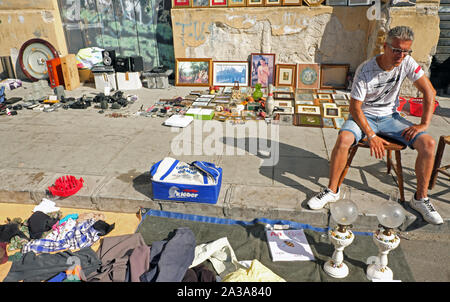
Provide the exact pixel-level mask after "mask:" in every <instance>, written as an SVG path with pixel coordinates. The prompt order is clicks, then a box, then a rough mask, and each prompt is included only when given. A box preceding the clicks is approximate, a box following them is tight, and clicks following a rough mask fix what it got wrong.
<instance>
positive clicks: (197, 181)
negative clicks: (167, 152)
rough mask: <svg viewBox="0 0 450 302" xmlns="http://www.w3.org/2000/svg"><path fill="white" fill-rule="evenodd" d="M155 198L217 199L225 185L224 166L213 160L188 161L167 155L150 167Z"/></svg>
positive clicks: (207, 201) (187, 200) (186, 200)
mask: <svg viewBox="0 0 450 302" xmlns="http://www.w3.org/2000/svg"><path fill="white" fill-rule="evenodd" d="M150 175H151V180H152V189H153V199H160V200H174V201H184V202H200V203H211V204H215V203H217V199H218V198H219V193H220V187H221V185H222V168H220V167H217V166H216V165H215V164H213V163H209V162H204V161H194V162H193V163H191V164H187V163H184V162H181V161H179V160H176V159H174V158H170V157H166V158H164V159H163V160H160V161H159V162H157V163H156V164H154V165H153V166H152V167H151V168H150Z"/></svg>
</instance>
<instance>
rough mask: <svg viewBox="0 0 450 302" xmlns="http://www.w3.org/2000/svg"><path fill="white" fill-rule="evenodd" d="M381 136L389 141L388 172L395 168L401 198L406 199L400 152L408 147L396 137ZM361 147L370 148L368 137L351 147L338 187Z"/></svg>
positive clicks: (387, 149)
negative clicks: (395, 138)
mask: <svg viewBox="0 0 450 302" xmlns="http://www.w3.org/2000/svg"><path fill="white" fill-rule="evenodd" d="M378 136H379V137H381V138H383V139H385V140H386V141H388V142H389V144H388V145H385V146H384V148H385V149H386V152H387V157H386V164H387V173H388V174H389V173H390V172H391V168H392V169H393V170H394V172H395V174H396V175H397V183H398V188H399V190H400V200H401V201H405V190H404V186H403V168H402V157H401V154H400V151H401V150H403V149H405V148H406V145H405V144H403V143H401V142H399V141H396V140H394V139H391V138H388V137H385V136H382V135H378ZM359 148H370V147H369V144H368V143H367V139H364V140H361V141H359V142H358V144H356V145H355V146H354V147H350V150H349V155H348V158H347V163H346V165H345V168H344V171H342V174H341V176H340V177H339V183H338V187H340V186H341V184H342V182H343V181H344V178H345V175H347V172H348V168H350V165H351V164H352V160H353V157H354V156H355V154H356V151H358V149H359ZM392 151H394V152H395V162H396V164H395V165H393V164H392Z"/></svg>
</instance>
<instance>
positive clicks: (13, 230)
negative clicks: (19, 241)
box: [0, 223, 30, 243]
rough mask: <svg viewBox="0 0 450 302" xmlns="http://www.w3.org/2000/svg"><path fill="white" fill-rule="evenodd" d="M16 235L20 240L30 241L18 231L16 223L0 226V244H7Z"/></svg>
mask: <svg viewBox="0 0 450 302" xmlns="http://www.w3.org/2000/svg"><path fill="white" fill-rule="evenodd" d="M16 235H17V236H19V237H21V238H25V239H27V240H30V238H28V237H27V236H26V235H25V234H24V233H23V232H22V231H21V230H19V225H18V224H17V223H8V224H4V225H0V242H7V243H9V242H10V241H11V238H13V237H14V236H16Z"/></svg>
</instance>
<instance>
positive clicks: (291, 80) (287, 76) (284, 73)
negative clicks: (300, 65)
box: [275, 64, 297, 89]
mask: <svg viewBox="0 0 450 302" xmlns="http://www.w3.org/2000/svg"><path fill="white" fill-rule="evenodd" d="M296 80H297V65H296V64H276V76H275V86H289V87H293V89H295V86H296V85H297V84H296Z"/></svg>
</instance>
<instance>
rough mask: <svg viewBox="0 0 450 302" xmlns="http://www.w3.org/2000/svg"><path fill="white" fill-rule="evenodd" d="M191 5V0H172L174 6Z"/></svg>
mask: <svg viewBox="0 0 450 302" xmlns="http://www.w3.org/2000/svg"><path fill="white" fill-rule="evenodd" d="M183 7H191V0H172V8H183Z"/></svg>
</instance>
